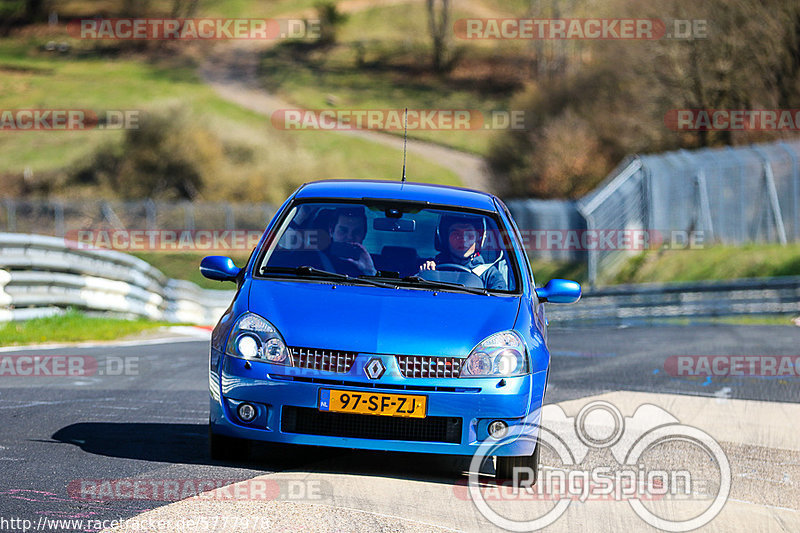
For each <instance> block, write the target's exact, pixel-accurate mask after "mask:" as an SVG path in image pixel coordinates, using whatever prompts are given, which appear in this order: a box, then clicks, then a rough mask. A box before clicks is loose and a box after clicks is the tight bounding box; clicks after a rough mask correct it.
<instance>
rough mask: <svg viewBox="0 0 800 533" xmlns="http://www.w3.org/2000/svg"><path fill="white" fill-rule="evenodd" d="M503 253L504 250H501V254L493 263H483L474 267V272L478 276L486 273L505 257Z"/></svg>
mask: <svg viewBox="0 0 800 533" xmlns="http://www.w3.org/2000/svg"><path fill="white" fill-rule="evenodd" d="M503 253H504V252H500V255H499V256H497V259H495V260H494V262H492V263H483V264H482V265H478V266H476V267H475V268H473V269H472V273H473V274H475V275H476V276H478V277H481V276H482V275H483V274H484V272H486V271H487V270H489V269H490V268H492V267H493V266H495V265H496V264H497V263H499V262H500V260H501V259H502V258H503Z"/></svg>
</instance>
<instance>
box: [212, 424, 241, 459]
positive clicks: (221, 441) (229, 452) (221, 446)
mask: <svg viewBox="0 0 800 533" xmlns="http://www.w3.org/2000/svg"><path fill="white" fill-rule="evenodd" d="M249 450H250V443H249V442H248V441H246V440H243V439H236V438H233V437H227V436H225V435H217V434H216V433H214V432H213V431H212V430H211V426H210V425H209V426H208V454H209V455H210V456H211V458H212V459H214V460H226V459H228V460H230V459H246V458H247V456H248V452H249Z"/></svg>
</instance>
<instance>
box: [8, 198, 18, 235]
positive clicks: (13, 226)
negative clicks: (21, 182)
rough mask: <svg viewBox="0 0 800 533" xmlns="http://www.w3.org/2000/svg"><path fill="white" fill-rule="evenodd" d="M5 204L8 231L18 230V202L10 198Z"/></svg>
mask: <svg viewBox="0 0 800 533" xmlns="http://www.w3.org/2000/svg"><path fill="white" fill-rule="evenodd" d="M5 204H6V220H7V221H8V232H9V233H11V232H14V231H16V230H17V204H16V203H15V202H14V200H11V199H10V198H9V199H7V200H6V201H5Z"/></svg>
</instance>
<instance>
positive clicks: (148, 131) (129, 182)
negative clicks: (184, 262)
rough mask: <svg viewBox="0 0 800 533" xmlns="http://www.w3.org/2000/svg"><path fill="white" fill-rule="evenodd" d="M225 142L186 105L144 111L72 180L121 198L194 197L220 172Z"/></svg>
mask: <svg viewBox="0 0 800 533" xmlns="http://www.w3.org/2000/svg"><path fill="white" fill-rule="evenodd" d="M223 160H224V154H223V145H222V143H221V142H220V140H219V139H217V138H216V137H215V136H214V135H213V134H212V133H211V132H210V131H208V130H207V129H205V128H202V127H200V126H198V125H197V124H196V123H194V122H192V121H191V120H190V118H189V112H188V111H187V110H186V109H184V108H172V109H168V110H166V111H163V112H156V113H149V114H146V115H144V116H142V117H141V120H140V122H139V128H138V129H131V130H127V131H126V132H125V137H124V139H123V141H122V143H118V144H106V145H104V146H102V147H101V148H100V149H99V150H98V151H97V152H95V154H94V155H93V156H92V157H91V159H90V161H89V162H88V163H87V164H84V165H82V166H80V168H79V169H78V170H77V171H75V172H74V173H73V176H72V182H73V183H75V184H80V185H93V186H97V187H100V188H101V189H104V190H105V191H106V192H108V193H112V195H114V196H119V197H122V198H144V197H151V198H159V199H166V200H180V199H185V200H192V199H195V198H197V197H198V195H199V194H200V192H201V191H202V190H203V188H204V187H205V184H206V183H207V182H208V181H210V180H211V178H212V177H214V176H216V175H217V174H218V173H219V170H220V168H221V166H222V164H223Z"/></svg>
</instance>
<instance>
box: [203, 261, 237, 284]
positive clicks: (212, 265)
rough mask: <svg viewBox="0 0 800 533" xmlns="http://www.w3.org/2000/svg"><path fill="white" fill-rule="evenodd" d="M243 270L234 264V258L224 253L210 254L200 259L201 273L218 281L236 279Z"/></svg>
mask: <svg viewBox="0 0 800 533" xmlns="http://www.w3.org/2000/svg"><path fill="white" fill-rule="evenodd" d="M241 270H242V269H241V268H238V267H237V266H236V265H234V264H233V259H231V258H230V257H225V256H222V255H210V256H208V257H204V258H203V260H202V261H200V273H201V274H202V275H203V276H205V277H207V278H208V279H213V280H216V281H236V276H238V275H239V272H241Z"/></svg>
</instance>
